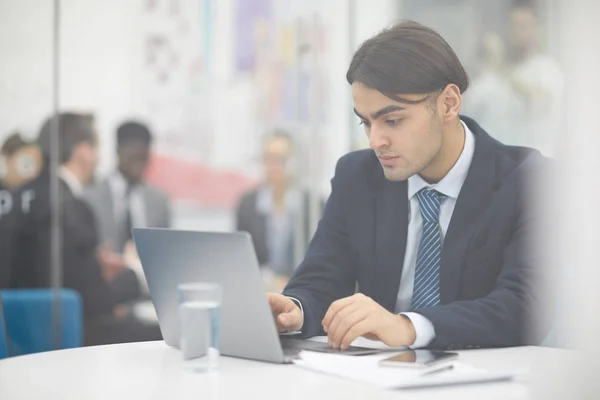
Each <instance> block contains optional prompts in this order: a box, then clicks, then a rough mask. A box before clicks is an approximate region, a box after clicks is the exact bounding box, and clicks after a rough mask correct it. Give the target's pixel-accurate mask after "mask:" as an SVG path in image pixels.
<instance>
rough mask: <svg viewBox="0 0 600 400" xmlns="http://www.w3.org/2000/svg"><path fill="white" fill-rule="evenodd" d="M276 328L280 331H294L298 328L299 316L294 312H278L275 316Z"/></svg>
mask: <svg viewBox="0 0 600 400" xmlns="http://www.w3.org/2000/svg"><path fill="white" fill-rule="evenodd" d="M276 322H277V328H278V329H279V330H280V332H284V331H290V332H291V331H296V330H298V329H299V328H300V324H301V322H302V321H301V317H300V315H297V314H296V313H294V312H291V313H282V314H279V315H278V316H277V318H276Z"/></svg>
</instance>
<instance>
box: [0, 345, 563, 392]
mask: <svg viewBox="0 0 600 400" xmlns="http://www.w3.org/2000/svg"><path fill="white" fill-rule="evenodd" d="M460 353H461V354H460V360H461V361H462V362H464V363H467V364H471V365H473V366H477V367H483V368H488V369H490V370H502V371H506V370H512V371H521V372H523V371H526V370H528V369H530V370H532V371H533V370H536V371H542V370H543V368H544V366H548V365H549V363H551V362H556V360H557V359H560V358H564V357H567V356H568V355H569V354H571V353H569V352H567V351H564V350H557V349H550V348H542V347H518V348H510V349H494V350H470V351H462V352H460ZM533 382H534V379H532V374H525V375H521V377H520V378H518V379H516V380H515V381H511V382H503V383H490V384H477V385H467V386H455V387H440V388H429V389H416V390H396V391H392V390H383V389H380V388H378V387H374V386H370V385H367V384H364V383H359V382H353V381H348V380H343V379H341V378H336V377H332V376H327V375H321V374H319V373H316V372H312V371H308V370H304V369H302V368H300V367H297V366H295V365H277V364H268V363H263V362H257V361H249V360H242V359H236V358H230V357H221V359H220V360H219V367H218V370H217V371H216V372H212V373H193V372H189V371H187V370H185V369H184V367H183V366H182V361H181V355H180V353H179V351H178V350H176V349H173V348H170V347H168V346H166V345H165V344H164V343H163V342H147V343H133V344H121V345H112V346H97V347H86V348H80V349H71V350H61V351H54V352H48V353H40V354H34V355H28V356H22V357H15V358H9V359H6V360H2V361H0V399H2V400H13V399H61V400H68V399H102V400H106V399H111V400H112V399H194V400H200V399H202V400H207V399H277V400H289V399H302V400H314V399H320V398H325V399H354V398H360V399H379V398H382V399H393V398H398V399H444V400H448V399H449V398H460V399H462V400H464V399H484V398H485V399H490V398H502V399H506V398H508V399H521V398H529V395H530V391H531V386H532V385H533Z"/></svg>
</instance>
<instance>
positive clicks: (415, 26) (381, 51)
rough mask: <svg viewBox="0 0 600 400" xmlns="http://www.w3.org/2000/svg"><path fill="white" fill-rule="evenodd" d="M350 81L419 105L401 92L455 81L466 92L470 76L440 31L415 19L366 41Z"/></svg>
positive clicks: (352, 66)
mask: <svg viewBox="0 0 600 400" xmlns="http://www.w3.org/2000/svg"><path fill="white" fill-rule="evenodd" d="M346 79H347V80H348V83H350V84H352V83H354V82H361V83H363V84H364V85H366V86H368V87H370V88H372V89H375V90H377V91H379V92H381V93H383V94H384V95H386V96H387V97H389V98H390V99H393V100H396V101H399V102H402V103H407V104H415V103H420V102H422V101H424V100H425V99H426V98H427V97H425V98H424V99H422V100H418V101H411V100H408V99H404V98H401V97H399V96H398V95H399V94H429V93H434V92H437V91H441V90H442V89H444V88H445V87H446V86H447V85H449V84H455V85H456V86H458V88H459V89H460V91H461V93H464V92H465V91H466V90H467V87H468V86H469V78H468V76H467V73H466V72H465V69H464V68H463V66H462V64H461V63H460V60H459V59H458V57H457V56H456V53H454V50H452V48H451V47H450V45H449V44H448V43H447V42H446V41H445V40H444V38H442V37H441V36H440V34H439V33H437V32H436V31H434V30H433V29H430V28H428V27H426V26H424V25H421V24H419V23H418V22H415V21H403V22H401V23H399V24H397V25H395V26H393V27H391V28H389V29H385V30H383V31H382V32H381V33H379V34H377V35H376V36H374V37H372V38H371V39H369V40H367V41H366V42H364V43H363V44H362V45H361V46H360V48H359V49H358V51H357V52H356V53H355V54H354V57H353V58H352V61H351V62H350V67H349V68H348V73H347V74H346Z"/></svg>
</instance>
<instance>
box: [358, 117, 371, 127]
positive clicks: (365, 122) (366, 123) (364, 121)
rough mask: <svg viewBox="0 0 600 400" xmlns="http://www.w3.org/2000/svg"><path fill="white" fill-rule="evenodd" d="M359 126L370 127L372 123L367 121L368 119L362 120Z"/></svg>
mask: <svg viewBox="0 0 600 400" xmlns="http://www.w3.org/2000/svg"><path fill="white" fill-rule="evenodd" d="M359 125H364V126H366V127H370V126H371V123H370V122H369V121H367V120H366V119H361V120H360V123H359Z"/></svg>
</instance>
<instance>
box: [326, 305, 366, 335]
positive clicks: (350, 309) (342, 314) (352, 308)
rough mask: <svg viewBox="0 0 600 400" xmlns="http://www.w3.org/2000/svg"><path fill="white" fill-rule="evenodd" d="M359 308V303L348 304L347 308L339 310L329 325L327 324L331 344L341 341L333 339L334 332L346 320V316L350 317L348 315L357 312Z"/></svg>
mask: <svg viewBox="0 0 600 400" xmlns="http://www.w3.org/2000/svg"><path fill="white" fill-rule="evenodd" d="M359 308H360V307H358V304H357V303H352V304H348V305H347V306H346V307H345V308H343V309H341V310H340V311H338V313H337V314H335V316H334V317H333V319H332V320H331V323H330V324H329V326H327V340H328V343H329V345H330V346H332V345H333V343H337V344H339V343H340V342H339V341H338V342H335V341H334V340H333V333H334V332H335V331H336V330H337V329H338V326H339V325H340V324H341V323H342V321H344V319H345V318H346V317H348V315H350V314H353V313H355V312H357V311H358V310H359Z"/></svg>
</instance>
